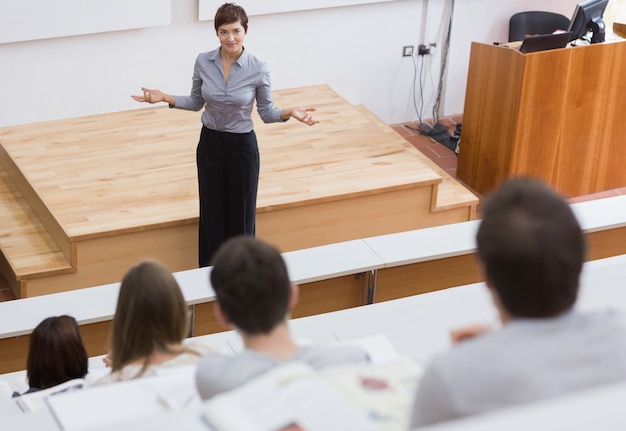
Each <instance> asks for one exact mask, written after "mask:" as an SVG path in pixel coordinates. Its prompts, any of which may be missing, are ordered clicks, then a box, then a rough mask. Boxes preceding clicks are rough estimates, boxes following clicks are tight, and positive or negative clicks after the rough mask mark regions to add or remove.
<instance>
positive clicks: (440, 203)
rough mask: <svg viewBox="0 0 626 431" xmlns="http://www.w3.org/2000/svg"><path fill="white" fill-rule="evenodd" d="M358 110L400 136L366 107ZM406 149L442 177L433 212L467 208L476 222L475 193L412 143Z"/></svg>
mask: <svg viewBox="0 0 626 431" xmlns="http://www.w3.org/2000/svg"><path fill="white" fill-rule="evenodd" d="M358 108H359V110H360V111H361V113H362V115H363V116H365V117H367V118H369V119H370V121H372V123H374V124H378V126H379V127H381V128H384V129H385V130H391V132H393V133H395V134H397V135H398V136H400V135H399V134H398V133H397V132H396V131H395V130H393V129H392V128H390V127H389V126H388V125H387V124H385V123H384V122H382V121H381V120H380V119H379V118H378V117H376V116H375V115H374V114H373V113H372V112H371V111H369V110H368V109H367V108H366V107H365V106H363V105H359V106H358ZM405 148H406V150H407V151H408V152H411V153H414V154H416V155H417V157H418V158H419V159H420V162H421V163H423V164H424V165H425V166H427V167H428V169H430V170H431V171H433V172H436V173H437V174H438V175H440V176H441V183H440V184H439V186H438V187H437V194H436V195H435V197H434V199H433V206H432V211H433V212H437V211H445V210H449V209H453V208H463V207H467V208H469V211H470V218H469V220H474V219H475V218H476V208H477V206H478V203H479V199H478V197H477V196H476V195H475V194H474V193H472V192H471V191H470V190H469V189H468V188H467V187H465V186H464V185H463V184H461V183H459V182H458V181H457V180H456V179H454V178H453V177H452V176H451V175H450V174H448V173H447V172H446V171H445V170H443V169H442V168H441V167H439V166H438V165H437V164H436V163H435V162H433V161H432V160H431V159H430V158H429V157H427V156H426V155H424V153H422V152H421V151H420V150H418V149H417V148H415V147H414V146H413V145H411V143H410V142H408V141H406V145H405Z"/></svg>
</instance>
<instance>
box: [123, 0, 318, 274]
mask: <svg viewBox="0 0 626 431" xmlns="http://www.w3.org/2000/svg"><path fill="white" fill-rule="evenodd" d="M214 26H215V33H216V35H217V37H218V39H219V43H220V46H219V48H217V49H214V50H212V51H209V52H205V53H201V54H199V55H198V57H197V58H196V63H195V65H194V71H193V79H192V86H191V92H190V94H189V95H186V96H174V95H171V94H166V93H163V92H161V91H159V90H157V89H149V88H145V87H144V88H142V91H143V94H142V95H135V96H132V98H133V99H134V100H136V101H138V102H147V103H159V102H166V103H169V106H170V107H171V108H177V109H186V110H192V111H199V110H200V109H202V108H203V107H204V112H203V113H202V129H201V133H200V140H199V142H198V148H197V152H196V161H197V165H198V166H197V167H198V192H199V197H200V222H199V243H198V244H199V250H198V263H199V265H200V266H208V265H209V262H210V261H211V257H212V256H213V254H214V253H215V251H216V250H217V249H218V247H219V246H220V244H222V243H223V242H224V241H225V240H226V239H228V238H230V237H232V236H236V235H240V234H247V235H254V234H255V230H256V200H257V188H258V182H259V166H260V159H259V149H258V144H257V138H256V135H255V132H254V124H253V122H252V109H253V106H254V105H255V103H256V108H257V111H258V113H259V117H260V118H261V120H262V121H263V122H264V123H276V122H283V121H287V120H289V119H290V118H295V119H296V120H298V121H300V122H302V123H304V124H306V125H309V126H312V125H315V124H317V123H318V121H317V120H315V119H314V118H313V117H312V116H311V113H312V112H313V111H315V108H313V107H292V108H287V109H280V108H278V107H276V106H274V101H273V99H272V87H271V82H270V73H269V71H268V68H267V66H266V64H265V63H263V62H262V61H260V60H259V59H257V58H256V57H254V56H253V55H252V54H251V53H250V52H249V51H248V50H247V49H245V47H244V40H245V37H246V35H247V34H248V15H247V14H246V11H245V10H244V9H243V8H242V7H241V6H239V5H236V4H234V3H224V4H223V5H221V6H220V7H219V8H218V9H217V12H216V13H215V19H214Z"/></svg>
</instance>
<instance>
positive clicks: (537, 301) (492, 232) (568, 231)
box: [476, 178, 586, 317]
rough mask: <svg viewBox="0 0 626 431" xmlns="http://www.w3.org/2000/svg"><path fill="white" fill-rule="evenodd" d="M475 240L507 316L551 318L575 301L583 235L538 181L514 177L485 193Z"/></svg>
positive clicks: (555, 196) (556, 196) (567, 210)
mask: <svg viewBox="0 0 626 431" xmlns="http://www.w3.org/2000/svg"><path fill="white" fill-rule="evenodd" d="M476 242H477V247H478V256H479V258H480V260H481V261H482V263H483V265H484V267H485V271H486V274H487V277H488V278H489V280H490V281H491V284H492V287H493V288H494V290H495V291H496V293H497V294H498V298H499V300H500V302H501V304H502V306H503V307H504V308H505V309H506V310H507V311H508V312H509V313H510V314H511V315H512V316H513V317H552V316H555V315H557V314H559V313H561V312H563V311H566V310H569V309H570V308H571V307H572V306H573V305H574V303H575V302H576V297H577V295H578V285H579V277H580V272H581V270H582V265H583V262H584V258H585V252H586V244H585V238H584V236H583V233H582V230H581V228H580V225H579V223H578V220H577V219H576V217H575V216H574V213H573V212H572V210H571V208H570V206H569V205H568V203H567V202H566V201H565V199H564V198H563V197H562V196H560V195H559V194H558V193H556V192H555V191H554V190H552V189H550V188H549V187H548V186H547V185H545V184H544V183H542V182H540V181H539V180H536V179H531V178H516V179H512V180H509V181H507V182H506V183H505V184H504V185H502V186H501V187H500V188H499V189H498V190H496V191H495V193H493V194H492V195H491V196H489V197H488V198H487V202H486V204H485V207H484V211H483V217H482V222H481V224H480V227H479V229H478V234H477V236H476Z"/></svg>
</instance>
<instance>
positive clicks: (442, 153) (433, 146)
mask: <svg viewBox="0 0 626 431" xmlns="http://www.w3.org/2000/svg"><path fill="white" fill-rule="evenodd" d="M461 121H462V117H461V116H452V117H448V118H443V119H441V120H440V122H441V124H443V125H445V126H448V127H449V128H450V130H451V131H453V130H454V129H455V127H456V124H457V123H460V122H461ZM391 127H392V128H393V129H394V130H395V131H396V132H398V133H399V134H400V135H402V136H404V138H405V139H406V140H407V141H409V142H410V143H411V144H413V145H414V146H415V147H416V148H417V149H418V150H420V151H421V152H422V153H424V155H426V156H428V157H430V158H431V159H432V160H433V161H434V162H435V163H437V165H439V166H440V167H441V168H442V169H444V170H445V171H446V172H447V173H448V174H450V175H451V176H452V177H454V178H456V165H457V156H456V154H455V153H454V151H452V150H451V149H449V148H447V147H446V146H444V145H443V144H440V143H438V142H436V141H434V140H433V139H431V138H430V137H428V136H426V135H423V134H421V133H420V132H419V128H418V127H419V124H418V123H404V124H395V125H392V126H391ZM624 194H626V187H622V188H619V189H615V190H608V191H604V192H601V193H595V194H592V195H585V196H578V197H575V198H571V199H570V201H571V202H584V201H589V200H594V199H600V198H606V197H611V196H619V195H624ZM479 210H480V207H479ZM479 212H480V211H479ZM10 299H15V296H14V295H13V292H12V291H11V289H9V287H8V285H7V283H6V282H5V280H4V279H3V278H2V277H0V301H7V300H10Z"/></svg>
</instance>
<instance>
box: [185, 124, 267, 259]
mask: <svg viewBox="0 0 626 431" xmlns="http://www.w3.org/2000/svg"><path fill="white" fill-rule="evenodd" d="M196 162H197V165H198V192H199V195H200V223H199V238H198V240H199V246H198V247H199V249H198V263H199V266H200V267H203V266H208V265H210V264H211V259H212V257H213V255H214V254H215V252H216V251H217V249H218V248H219V247H220V245H221V244H222V243H223V242H224V241H226V240H227V239H228V238H230V237H232V236H236V235H241V234H246V235H254V234H255V223H256V197H257V190H258V185H259V167H260V159H259V147H258V144H257V139H256V134H255V133H254V130H253V131H251V132H249V133H228V132H217V131H215V130H210V129H207V128H206V127H202V132H201V133H200V142H198V148H197V150H196Z"/></svg>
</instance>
